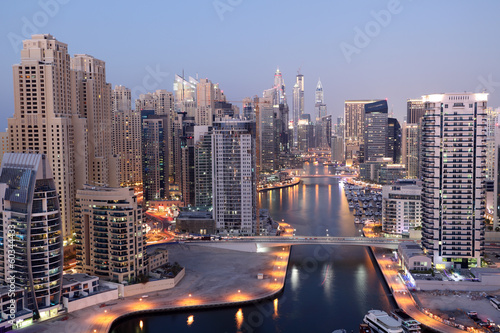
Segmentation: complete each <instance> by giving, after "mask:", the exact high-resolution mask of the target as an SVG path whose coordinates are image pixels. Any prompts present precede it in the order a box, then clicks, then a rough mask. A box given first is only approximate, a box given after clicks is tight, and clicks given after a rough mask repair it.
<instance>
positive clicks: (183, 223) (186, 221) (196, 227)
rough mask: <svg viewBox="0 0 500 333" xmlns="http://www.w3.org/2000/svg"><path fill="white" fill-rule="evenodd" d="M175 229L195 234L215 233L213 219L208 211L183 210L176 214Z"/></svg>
mask: <svg viewBox="0 0 500 333" xmlns="http://www.w3.org/2000/svg"><path fill="white" fill-rule="evenodd" d="M175 229H176V230H177V231H178V232H187V233H190V234H196V235H213V234H215V233H216V228H215V221H214V219H213V218H212V212H209V211H183V212H181V213H180V214H179V216H177V218H176V224H175Z"/></svg>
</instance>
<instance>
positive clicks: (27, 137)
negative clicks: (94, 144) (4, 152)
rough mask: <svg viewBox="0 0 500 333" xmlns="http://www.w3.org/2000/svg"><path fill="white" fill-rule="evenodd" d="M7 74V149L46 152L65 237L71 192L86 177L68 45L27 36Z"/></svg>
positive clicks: (82, 134) (84, 124) (83, 127)
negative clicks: (10, 96) (10, 102)
mask: <svg viewBox="0 0 500 333" xmlns="http://www.w3.org/2000/svg"><path fill="white" fill-rule="evenodd" d="M13 74H14V75H13V77H14V99H15V110H14V116H13V117H12V118H9V120H8V124H9V141H10V151H11V152H20V153H21V152H36V153H40V154H44V155H46V156H47V160H48V162H49V164H50V167H51V169H52V172H53V176H54V182H55V184H56V189H57V192H58V193H59V198H60V205H61V218H62V226H63V233H64V236H65V237H68V236H70V235H71V234H72V231H73V226H72V216H73V209H74V203H75V191H76V189H77V188H79V187H81V186H83V184H85V183H86V182H87V173H88V164H87V135H86V133H87V132H86V131H87V121H86V119H85V118H84V117H82V116H79V115H78V114H77V110H75V107H74V105H75V101H74V100H73V99H74V95H75V94H74V93H73V92H72V82H73V83H75V72H72V71H71V69H70V56H69V54H68V45H67V44H65V43H61V42H59V41H57V40H56V39H55V38H54V37H53V36H51V35H48V34H46V35H33V36H32V39H29V40H25V41H24V42H23V50H22V51H21V64H18V65H14V66H13ZM95 97H97V96H95ZM89 102H90V101H89Z"/></svg>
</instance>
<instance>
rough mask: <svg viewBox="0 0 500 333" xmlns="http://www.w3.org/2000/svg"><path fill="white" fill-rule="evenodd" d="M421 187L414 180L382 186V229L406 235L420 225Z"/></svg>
mask: <svg viewBox="0 0 500 333" xmlns="http://www.w3.org/2000/svg"><path fill="white" fill-rule="evenodd" d="M421 195H422V187H421V186H419V185H417V184H416V182H406V183H405V182H398V183H396V184H394V185H385V186H383V187H382V230H383V231H384V232H386V233H389V234H395V235H408V234H409V232H410V230H411V229H415V228H416V227H420V226H421V225H422V213H421V209H422V206H421V201H422V198H421Z"/></svg>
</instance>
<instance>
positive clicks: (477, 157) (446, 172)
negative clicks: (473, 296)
mask: <svg viewBox="0 0 500 333" xmlns="http://www.w3.org/2000/svg"><path fill="white" fill-rule="evenodd" d="M423 99H424V102H425V108H426V113H425V116H424V118H423V128H422V133H423V139H422V146H423V151H422V175H421V177H422V180H423V190H422V245H423V247H424V249H425V250H426V251H427V252H428V253H429V254H430V255H431V256H432V258H433V262H434V264H435V265H436V267H437V268H444V267H462V268H467V267H470V266H476V265H477V266H480V265H481V260H482V257H483V253H484V232H485V224H484V216H483V215H484V211H485V198H486V195H485V177H486V172H485V167H486V112H485V109H486V104H487V100H488V95H487V94H484V93H449V94H435V95H427V96H423Z"/></svg>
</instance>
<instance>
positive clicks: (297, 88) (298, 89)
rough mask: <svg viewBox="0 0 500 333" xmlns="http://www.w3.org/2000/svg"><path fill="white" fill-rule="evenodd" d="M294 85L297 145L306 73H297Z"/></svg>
mask: <svg viewBox="0 0 500 333" xmlns="http://www.w3.org/2000/svg"><path fill="white" fill-rule="evenodd" d="M295 80H296V81H295V85H294V86H293V141H294V146H297V128H298V127H297V125H298V123H299V117H300V115H302V114H304V110H305V108H304V75H302V74H300V72H299V73H297V76H296V79H295Z"/></svg>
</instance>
